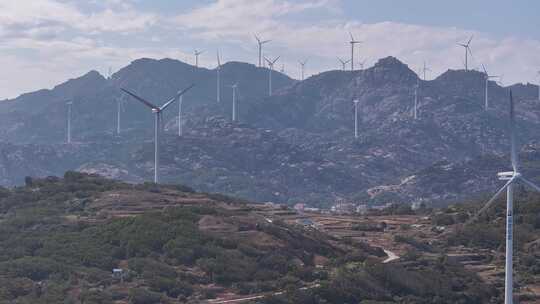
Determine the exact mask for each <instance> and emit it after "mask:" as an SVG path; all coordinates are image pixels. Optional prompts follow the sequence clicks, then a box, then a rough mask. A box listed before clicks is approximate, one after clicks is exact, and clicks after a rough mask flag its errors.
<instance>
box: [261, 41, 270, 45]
mask: <svg viewBox="0 0 540 304" xmlns="http://www.w3.org/2000/svg"><path fill="white" fill-rule="evenodd" d="M268 42H272V40H265V41H263V42H261V44H266V43H268Z"/></svg>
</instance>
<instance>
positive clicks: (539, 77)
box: [537, 71, 540, 100]
mask: <svg viewBox="0 0 540 304" xmlns="http://www.w3.org/2000/svg"><path fill="white" fill-rule="evenodd" d="M537 75H538V100H540V71H538V73H537Z"/></svg>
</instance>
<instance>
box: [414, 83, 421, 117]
mask: <svg viewBox="0 0 540 304" xmlns="http://www.w3.org/2000/svg"><path fill="white" fill-rule="evenodd" d="M419 88H420V79H418V78H416V84H415V85H414V108H413V118H414V119H415V120H416V119H418V89H419Z"/></svg>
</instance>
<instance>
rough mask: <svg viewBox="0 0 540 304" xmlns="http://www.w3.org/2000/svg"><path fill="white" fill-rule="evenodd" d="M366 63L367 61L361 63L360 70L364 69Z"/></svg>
mask: <svg viewBox="0 0 540 304" xmlns="http://www.w3.org/2000/svg"><path fill="white" fill-rule="evenodd" d="M365 63H366V59H364V60H363V61H362V62H360V69H361V70H363V69H364V64H365Z"/></svg>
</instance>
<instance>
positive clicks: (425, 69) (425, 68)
mask: <svg viewBox="0 0 540 304" xmlns="http://www.w3.org/2000/svg"><path fill="white" fill-rule="evenodd" d="M426 72H431V69H430V68H428V67H427V65H426V61H424V66H423V67H422V73H423V76H424V81H426Z"/></svg>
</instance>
